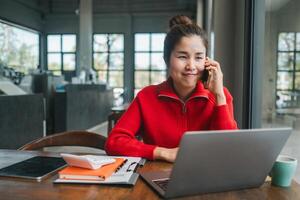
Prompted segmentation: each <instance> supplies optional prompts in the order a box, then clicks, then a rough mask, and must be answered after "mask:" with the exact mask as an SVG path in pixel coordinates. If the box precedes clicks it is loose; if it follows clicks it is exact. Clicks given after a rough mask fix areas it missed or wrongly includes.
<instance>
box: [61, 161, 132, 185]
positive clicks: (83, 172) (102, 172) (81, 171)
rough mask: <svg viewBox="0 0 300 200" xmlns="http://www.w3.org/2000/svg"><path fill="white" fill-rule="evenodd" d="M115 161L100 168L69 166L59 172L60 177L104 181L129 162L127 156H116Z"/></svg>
mask: <svg viewBox="0 0 300 200" xmlns="http://www.w3.org/2000/svg"><path fill="white" fill-rule="evenodd" d="M115 160H116V161H115V162H114V163H111V164H108V165H105V166H102V167H101V168H98V169H86V168H81V167H73V166H68V167H66V168H65V169H63V170H61V171H59V172H58V175H59V178H60V179H73V180H100V181H103V180H105V179H107V178H108V177H110V176H111V175H112V174H113V173H114V172H116V171H117V170H118V169H119V168H121V167H122V165H124V163H126V162H127V159H125V158H115Z"/></svg>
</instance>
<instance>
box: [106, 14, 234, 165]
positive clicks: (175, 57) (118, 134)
mask: <svg viewBox="0 0 300 200" xmlns="http://www.w3.org/2000/svg"><path fill="white" fill-rule="evenodd" d="M207 49H208V42H207V39H206V36H205V32H204V31H203V30H202V29H201V28H200V27H199V26H197V25H196V24H194V23H193V22H192V21H191V20H190V19H189V18H188V17H186V16H175V17H173V18H172V19H171V20H170V31H169V32H168V34H167V36H166V38H165V41H164V60H165V63H166V65H167V67H168V70H169V78H168V79H167V80H166V81H165V82H163V83H161V84H159V85H150V86H148V87H145V88H144V89H143V90H141V91H140V92H139V93H138V94H137V96H136V98H135V99H134V100H133V102H132V103H131V105H130V106H129V108H128V110H127V111H126V112H125V113H124V115H123V116H122V117H121V119H120V120H119V121H118V123H117V124H116V126H115V127H114V128H113V130H112V131H111V133H110V135H109V137H108V139H107V142H106V146H105V148H106V152H107V153H108V154H110V155H126V156H139V157H143V158H147V159H150V160H157V159H159V160H166V161H169V162H174V160H175V158H176V155H177V151H178V145H179V142H180V139H181V137H182V135H183V134H184V132H185V131H196V130H197V131H199V130H222V129H236V128H237V125H236V122H235V120H234V117H233V105H232V96H231V95H230V93H229V92H228V90H227V89H226V88H224V87H223V74H222V71H221V68H220V64H219V63H218V62H216V61H214V60H212V59H209V58H208V57H206V53H207ZM201 79H202V80H201ZM205 79H207V80H205ZM137 135H140V136H141V137H142V138H143V142H141V141H139V140H137V139H136V136H137Z"/></svg>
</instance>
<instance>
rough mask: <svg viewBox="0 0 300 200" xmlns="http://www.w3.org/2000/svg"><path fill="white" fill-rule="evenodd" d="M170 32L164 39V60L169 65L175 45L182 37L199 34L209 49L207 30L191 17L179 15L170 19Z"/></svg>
mask: <svg viewBox="0 0 300 200" xmlns="http://www.w3.org/2000/svg"><path fill="white" fill-rule="evenodd" d="M169 28H170V30H169V32H168V33H167V36H166V38H165V41H164V60H165V63H166V64H167V67H169V62H170V56H171V53H172V51H173V49H174V48H175V46H176V45H177V44H178V43H179V42H180V40H181V38H182V37H190V36H193V35H197V36H199V37H200V38H201V39H202V41H203V44H204V46H205V48H206V50H207V49H208V40H207V36H206V33H205V31H204V30H203V29H202V28H200V27H199V26H198V25H197V24H195V23H194V22H193V21H192V20H191V19H190V18H189V17H187V16H184V15H177V16H174V17H172V18H171V19H170V21H169Z"/></svg>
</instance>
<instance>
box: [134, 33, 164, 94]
mask: <svg viewBox="0 0 300 200" xmlns="http://www.w3.org/2000/svg"><path fill="white" fill-rule="evenodd" d="M165 36H166V34H165V33H136V34H135V36H134V37H135V53H134V70H135V79H134V81H135V82H134V87H135V94H136V92H137V91H139V89H141V88H143V87H145V86H147V85H150V84H158V83H160V82H162V81H164V80H166V70H167V69H166V64H165V62H164V59H163V46H164V39H165Z"/></svg>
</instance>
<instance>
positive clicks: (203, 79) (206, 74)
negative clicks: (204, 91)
mask: <svg viewBox="0 0 300 200" xmlns="http://www.w3.org/2000/svg"><path fill="white" fill-rule="evenodd" d="M207 79H208V70H207V69H204V71H203V74H202V77H201V81H202V82H203V83H205V82H206V81H207Z"/></svg>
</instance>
